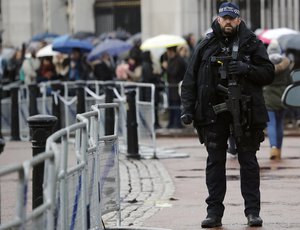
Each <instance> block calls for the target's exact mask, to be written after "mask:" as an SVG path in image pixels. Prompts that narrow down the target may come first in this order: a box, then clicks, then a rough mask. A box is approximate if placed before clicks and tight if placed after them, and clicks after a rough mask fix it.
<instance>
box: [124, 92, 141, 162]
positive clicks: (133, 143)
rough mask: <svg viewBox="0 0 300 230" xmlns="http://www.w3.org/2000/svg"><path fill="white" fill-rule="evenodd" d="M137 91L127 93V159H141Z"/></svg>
mask: <svg viewBox="0 0 300 230" xmlns="http://www.w3.org/2000/svg"><path fill="white" fill-rule="evenodd" d="M135 95H136V92H135V90H132V89H131V90H128V91H127V92H126V98H127V105H128V106H127V154H128V155H127V157H130V158H136V159H139V158H140V155H139V145H138V135H137V126H138V124H137V119H136V103H135Z"/></svg>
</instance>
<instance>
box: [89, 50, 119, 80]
mask: <svg viewBox="0 0 300 230" xmlns="http://www.w3.org/2000/svg"><path fill="white" fill-rule="evenodd" d="M93 73H94V78H95V79H96V80H98V81H112V80H113V79H114V78H115V75H114V68H113V64H112V62H111V57H110V55H109V54H108V53H103V54H102V56H101V57H100V58H99V59H97V60H96V61H94V62H93Z"/></svg>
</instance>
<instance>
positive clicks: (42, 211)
mask: <svg viewBox="0 0 300 230" xmlns="http://www.w3.org/2000/svg"><path fill="white" fill-rule="evenodd" d="M41 162H45V175H44V184H43V188H44V203H43V204H42V205H40V206H39V207H38V208H36V209H34V210H31V209H30V206H28V200H29V199H30V193H29V192H28V191H30V188H31V184H30V183H29V182H31V171H32V168H33V167H34V166H35V165H37V164H40V163H41ZM0 178H1V179H3V178H16V180H10V181H11V182H10V183H15V184H14V185H10V186H7V187H4V188H3V187H2V188H1V196H2V197H1V200H2V201H6V199H5V198H3V196H8V197H10V198H8V200H11V199H12V197H11V196H13V194H14V197H15V201H16V203H15V207H16V210H15V212H14V213H11V215H10V216H13V219H10V218H9V217H10V216H7V217H6V218H4V219H1V225H0V229H42V228H45V229H49V230H53V229H54V218H53V213H54V208H55V206H54V204H55V202H54V197H55V186H56V183H55V157H54V154H53V153H51V152H49V153H44V154H41V155H38V156H36V157H34V158H33V159H31V160H27V161H25V162H24V163H23V164H17V165H13V166H10V167H7V168H4V169H1V170H0ZM9 188H10V190H9ZM11 188H14V189H13V191H12V190H11ZM2 205H3V204H2ZM4 205H5V204H4ZM4 217H5V216H4Z"/></svg>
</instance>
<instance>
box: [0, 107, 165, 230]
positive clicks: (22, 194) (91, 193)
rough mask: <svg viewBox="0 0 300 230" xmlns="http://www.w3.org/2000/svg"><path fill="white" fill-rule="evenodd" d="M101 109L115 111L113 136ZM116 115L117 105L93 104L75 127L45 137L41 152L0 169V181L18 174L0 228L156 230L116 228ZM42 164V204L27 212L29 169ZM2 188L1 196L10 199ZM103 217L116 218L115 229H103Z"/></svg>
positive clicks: (79, 117)
mask: <svg viewBox="0 0 300 230" xmlns="http://www.w3.org/2000/svg"><path fill="white" fill-rule="evenodd" d="M106 109H113V110H114V132H113V133H111V134H109V135H105V134H104V132H103V128H101V126H102V125H103V123H102V120H105V114H106V113H105V110H106ZM118 114H119V112H118V104H117V103H107V104H96V105H93V106H92V111H89V112H86V113H82V114H77V116H76V118H77V122H76V123H75V124H73V125H70V126H68V127H66V128H63V129H61V130H58V131H57V132H55V133H53V134H52V135H51V136H49V137H48V139H47V142H46V151H45V153H41V154H39V155H37V156H34V157H33V159H32V160H29V161H25V162H24V164H20V165H14V166H10V167H9V166H8V167H7V168H5V169H1V170H0V179H3V177H4V176H6V175H10V176H11V174H17V175H15V177H14V178H15V179H14V180H12V181H15V183H16V186H15V187H14V189H13V191H16V196H17V197H16V199H15V200H16V206H17V210H16V213H13V214H11V215H10V216H12V217H13V219H3V220H1V225H0V229H1V230H2V229H3V230H4V229H5V230H6V229H12V228H13V229H43V228H45V229H49V230H50V229H51V230H52V229H62V230H64V229H71V230H73V229H83V230H85V229H100V230H104V229H116V230H117V229H119V230H121V229H123V230H126V229H131V230H134V229H135V230H142V229H144V230H160V228H145V227H144V228H143V227H122V226H121V212H120V181H119V180H120V179H119V143H118V121H119V119H118ZM41 162H45V172H44V178H45V179H44V183H43V195H44V197H43V203H42V204H41V205H40V206H38V207H37V208H35V209H33V210H30V209H29V206H28V205H27V204H28V201H30V193H29V191H30V189H31V188H30V186H31V185H30V183H29V181H30V175H31V173H30V170H32V168H33V166H35V165H37V164H39V163H41ZM8 187H10V188H11V186H8ZM5 189H6V188H4V189H1V191H0V192H1V193H0V195H2V194H9V195H11V191H5ZM2 200H3V199H2V198H1V201H2ZM0 210H1V206H0ZM112 212H113V213H115V214H113V215H110V214H111V213H112ZM105 215H110V217H109V221H110V220H111V218H112V217H111V216H113V218H115V219H116V225H115V227H105V226H104V224H105V223H104V222H103V221H101V217H105Z"/></svg>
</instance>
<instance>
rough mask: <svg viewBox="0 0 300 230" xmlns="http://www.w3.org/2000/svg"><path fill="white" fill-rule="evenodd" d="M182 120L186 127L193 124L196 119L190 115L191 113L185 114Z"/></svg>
mask: <svg viewBox="0 0 300 230" xmlns="http://www.w3.org/2000/svg"><path fill="white" fill-rule="evenodd" d="M180 118H181V121H182V122H183V124H185V125H189V124H191V123H192V122H193V119H194V117H193V115H192V114H189V113H187V114H183V115H182V116H181V117H180Z"/></svg>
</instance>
